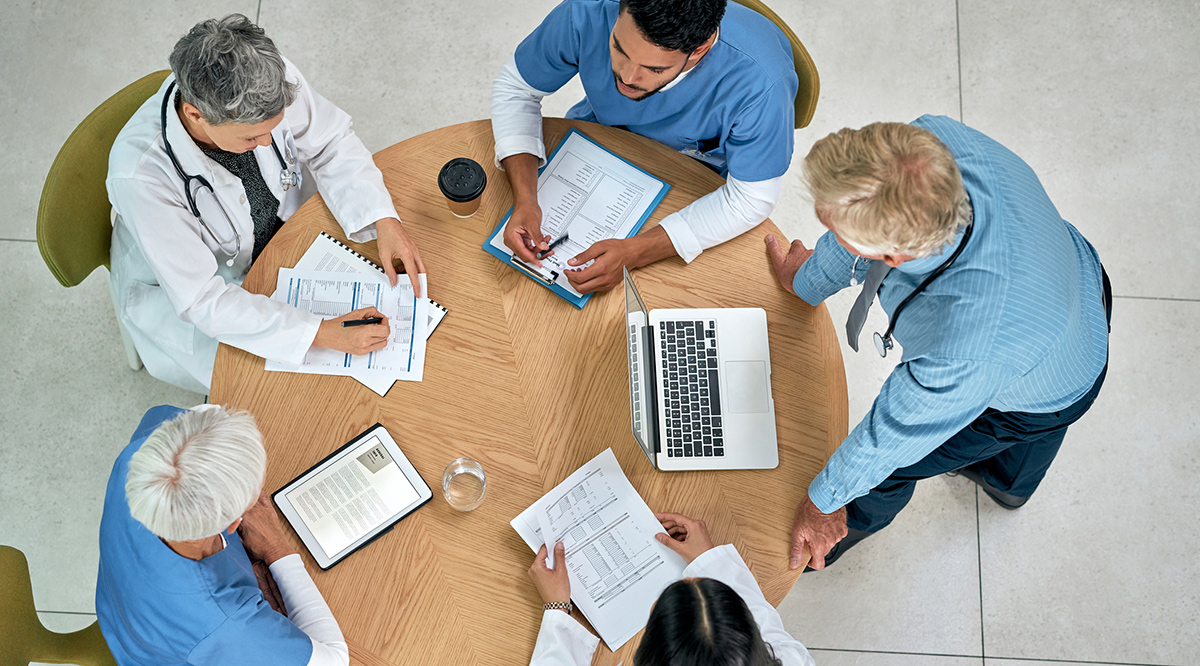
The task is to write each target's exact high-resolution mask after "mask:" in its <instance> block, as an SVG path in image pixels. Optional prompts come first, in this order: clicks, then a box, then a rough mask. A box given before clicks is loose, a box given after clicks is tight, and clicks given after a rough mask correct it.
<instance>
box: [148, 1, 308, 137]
mask: <svg viewBox="0 0 1200 666" xmlns="http://www.w3.org/2000/svg"><path fill="white" fill-rule="evenodd" d="M171 71H172V72H174V73H175V81H176V83H177V85H178V86H179V93H180V95H181V96H182V98H183V101H185V102H188V103H190V104H192V105H193V106H195V107H196V108H197V109H199V110H200V115H202V116H204V119H205V120H207V121H208V122H209V123H210V124H212V125H220V124H223V123H226V122H234V123H242V124H247V125H254V124H257V123H261V122H263V121H266V120H270V119H271V118H274V117H275V116H277V115H279V114H280V113H281V112H282V111H283V110H284V109H285V108H287V107H288V106H289V105H290V104H291V103H292V102H294V101H296V91H297V90H298V88H299V87H298V86H297V85H296V84H294V83H292V82H290V81H288V80H287V79H286V78H285V76H284V75H285V73H286V71H287V66H286V65H285V64H284V62H283V56H281V55H279V50H278V49H276V48H275V43H274V42H272V41H271V38H270V37H267V35H266V33H265V32H263V29H262V28H260V27H258V26H257V25H254V23H252V22H251V21H250V19H248V18H246V17H245V16H243V15H241V14H230V15H229V16H226V17H225V18H222V19H208V20H207V21H201V22H199V23H197V24H196V25H195V26H194V27H193V28H192V29H191V30H190V31H188V34H186V35H184V36H183V37H182V38H180V40H179V41H178V42H176V43H175V49H174V50H173V51H171Z"/></svg>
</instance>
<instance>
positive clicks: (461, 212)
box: [438, 157, 487, 217]
mask: <svg viewBox="0 0 1200 666" xmlns="http://www.w3.org/2000/svg"><path fill="white" fill-rule="evenodd" d="M438 187H440V188H441V189H442V194H443V195H445V197H446V203H447V204H449V206H450V212H451V213H454V215H455V216H457V217H471V216H472V215H474V214H475V211H477V210H479V199H480V195H482V194H483V188H485V187H487V174H485V173H484V172H483V167H481V166H479V163H478V162H476V161H475V160H473V159H471V158H469V157H456V158H454V159H452V160H450V161H449V162H446V165H445V166H443V167H442V170H441V172H440V173H438Z"/></svg>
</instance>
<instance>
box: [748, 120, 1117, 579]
mask: <svg viewBox="0 0 1200 666" xmlns="http://www.w3.org/2000/svg"><path fill="white" fill-rule="evenodd" d="M804 177H805V179H806V181H807V182H808V186H809V189H810V191H811V194H812V197H813V203H814V206H815V208H816V214H817V218H818V219H819V220H820V221H821V223H822V224H824V225H825V226H826V227H827V228H828V229H829V233H826V234H825V235H824V236H822V237H821V239H820V240H819V241H817V245H816V248H815V249H814V250H812V251H810V250H808V249H806V248H805V247H804V245H803V244H802V243H801V242H800V241H794V242H793V243H792V246H791V248H790V250H789V251H788V252H787V253H786V254H785V253H784V252H783V250H782V248H780V246H779V242H778V241H777V240H776V239H775V237H774V236H767V238H766V243H767V247H768V250H769V252H770V255H771V260H772V262H773V264H774V266H775V272H776V274H777V275H778V277H779V280H780V282H782V283H783V286H784V288H786V289H788V290H790V291H793V292H794V293H795V294H796V295H797V296H799V297H800V298H802V299H804V300H805V301H806V302H808V303H809V304H811V305H816V304H818V303H820V302H822V301H824V300H825V299H826V298H828V297H829V296H830V295H832V294H833V293H834V292H837V291H839V290H841V289H844V288H845V287H847V286H850V285H854V284H858V283H859V282H862V283H863V292H862V294H861V295H860V296H859V299H858V302H856V303H855V305H854V307H853V308H852V309H851V311H850V320H849V321H848V322H847V334H848V336H849V340H850V344H851V346H852V347H854V349H855V350H857V349H858V346H857V340H858V333H859V331H860V330H861V328H862V325H863V322H864V321H865V318H866V311H867V308H869V307H870V304H871V302H872V301H873V300H874V298H875V295H876V293H878V295H879V302H880V304H881V305H882V306H883V309H884V311H885V312H887V314H888V317H889V322H890V323H889V328H888V330H887V332H886V333H876V334H875V336H874V337H875V347H876V348H877V350H878V351H879V353H880V354H884V355H886V353H887V350H888V349H891V348H892V343H891V335H892V334H893V333H894V334H895V338H896V340H898V341H900V342H901V343H902V344H903V346H904V349H903V356H902V357H901V359H900V364H899V365H898V366H896V369H895V370H893V371H892V374H891V375H890V376H889V377H888V379H887V381H886V382H884V385H883V388H882V389H881V390H880V393H879V396H878V397H877V398H876V399H875V404H874V405H873V406H872V407H871V411H870V412H868V413H867V416H866V417H865V418H864V419H863V420H862V422H861V423H859V424H858V426H856V427H855V428H854V430H853V431H852V432H851V433H850V436H849V437H847V438H846V440H845V441H844V442H842V445H841V446H840V447H839V448H838V450H837V451H836V452H835V453H834V454H833V456H832V457H830V459H829V462H828V463H826V465H825V469H823V470H821V473H820V474H818V475H817V477H816V478H815V479H814V480H813V482H812V485H811V486H809V489H808V497H807V499H806V500H805V501H804V502H802V503H801V504H800V506H799V507H798V508H797V509H796V518H795V522H794V524H793V527H792V550H791V567H792V568H793V569H794V568H797V567H799V566H800V563H801V562H802V556H803V551H804V547H805V545H807V546H808V548H809V549H810V551H811V553H812V560H811V563H810V566H811V567H812V568H813V569H822V568H824V567H825V566H827V565H829V564H831V563H833V561H834V560H836V559H837V558H838V557H839V556H841V554H842V553H844V552H845V551H846V550H848V549H849V548H850V547H851V546H853V545H854V544H855V543H857V542H858V541H861V540H862V539H864V538H866V537H867V536H869V535H870V534H873V533H875V532H878V531H879V530H881V529H883V528H884V527H887V525H888V524H890V523H891V522H892V519H893V518H895V517H896V514H897V513H899V512H900V510H901V509H903V508H904V505H905V504H907V503H908V500H909V498H911V497H912V493H913V488H914V486H915V485H916V482H917V481H918V480H920V479H927V478H929V477H932V476H937V475H939V474H943V473H946V472H951V471H955V470H957V471H959V472H961V473H962V474H963V475H964V476H966V477H967V478H969V479H971V480H972V481H974V482H975V483H977V484H978V485H979V486H980V487H982V488H983V490H984V492H986V493H987V494H988V496H989V497H991V498H992V499H993V500H995V501H996V503H998V504H1000V505H1001V506H1003V507H1005V508H1007V509H1016V508H1019V507H1020V506H1022V505H1023V504H1025V502H1026V501H1027V500H1028V499H1029V497H1030V495H1032V494H1033V492H1034V490H1036V489H1037V486H1038V483H1039V482H1041V480H1042V477H1043V476H1045V474H1046V470H1047V469H1048V468H1049V467H1050V463H1051V461H1053V460H1054V456H1055V454H1056V453H1057V452H1058V448H1059V446H1060V445H1061V444H1062V441H1063V436H1064V435H1065V434H1066V431H1067V426H1069V425H1070V424H1072V423H1074V422H1075V421H1076V420H1077V419H1079V417H1081V416H1082V415H1083V414H1084V412H1086V411H1087V410H1088V408H1089V407H1091V405H1092V401H1093V400H1095V398H1096V395H1097V393H1099V391H1100V386H1101V384H1103V383H1104V375H1105V373H1106V371H1107V369H1108V331H1109V327H1108V323H1107V322H1108V319H1109V318H1110V316H1111V306H1112V296H1111V290H1110V288H1109V285H1108V276H1107V275H1105V274H1104V269H1103V268H1102V267H1101V265H1100V258H1099V256H1097V254H1096V250H1095V249H1094V248H1093V247H1092V246H1091V244H1089V243H1088V241H1087V240H1086V239H1085V238H1084V237H1083V236H1082V235H1080V233H1079V232H1078V231H1077V230H1076V229H1075V227H1073V226H1071V225H1070V224H1068V223H1067V222H1066V221H1064V220H1063V219H1062V217H1060V216H1059V214H1058V211H1057V210H1056V209H1055V208H1054V204H1052V203H1051V202H1050V198H1049V197H1048V196H1047V195H1046V192H1045V190H1044V189H1043V188H1042V184H1041V182H1040V181H1038V178H1037V176H1036V175H1035V174H1034V173H1033V170H1032V169H1030V167H1029V165H1027V164H1026V163H1025V162H1024V161H1022V160H1021V158H1019V157H1017V156H1016V155H1015V154H1013V153H1012V152H1011V151H1009V150H1008V149H1006V148H1004V147H1003V146H1001V145H1000V144H998V143H996V142H995V141H993V140H992V139H990V138H988V137H987V136H984V135H983V134H981V133H979V132H977V131H975V130H973V129H971V128H969V127H967V126H965V125H963V124H961V123H958V122H956V121H954V120H951V119H949V118H946V117H942V116H922V117H921V118H918V119H917V120H916V121H915V122H913V123H912V124H911V125H905V124H901V123H875V124H872V125H868V126H866V127H864V128H862V129H860V130H850V129H843V130H841V131H839V132H836V133H834V134H830V135H829V136H827V137H825V138H824V139H821V140H820V141H818V142H817V143H816V145H814V146H813V149H812V151H811V152H810V153H809V154H808V157H806V158H805V162H804ZM864 259H865V261H863V260H864Z"/></svg>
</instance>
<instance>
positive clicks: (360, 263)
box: [293, 231, 450, 395]
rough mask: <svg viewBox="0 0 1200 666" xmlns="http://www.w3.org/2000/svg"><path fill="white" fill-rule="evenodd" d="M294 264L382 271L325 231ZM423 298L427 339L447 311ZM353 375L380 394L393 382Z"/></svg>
mask: <svg viewBox="0 0 1200 666" xmlns="http://www.w3.org/2000/svg"><path fill="white" fill-rule="evenodd" d="M293 268H297V269H301V270H313V271H324V272H326V273H361V274H370V273H371V272H372V271H378V272H379V273H384V270H383V269H382V268H380V267H379V265H378V264H376V263H375V262H373V261H371V260H370V259H367V258H366V257H364V256H363V255H361V254H359V253H358V252H355V251H354V250H353V249H351V248H350V247H349V246H348V245H346V244H345V243H343V242H341V241H339V240H338V239H336V238H334V237H333V236H330V235H329V234H327V233H325V232H324V231H322V232H321V234H320V235H319V236H317V238H316V240H314V241H313V243H312V245H310V246H309V247H308V249H307V250H305V252H304V256H302V257H300V261H298V262H296V265H295V266H294V267H293ZM426 301H428V304H429V307H428V310H427V311H428V315H429V316H428V321H427V323H426V326H425V338H426V339H428V338H429V336H430V335H433V331H434V330H435V329H437V327H438V325H439V324H441V323H442V320H443V319H445V318H446V315H447V314H449V313H450V311H449V310H447V309H446V308H445V307H444V306H442V305H441V304H440V303H438V302H436V301H434V300H433V299H431V298H427V299H426ZM355 379H356V380H357V381H358V382H360V383H361V384H362V385H363V386H366V387H367V388H369V389H371V390H372V391H374V392H376V393H378V394H379V395H384V394H386V393H387V392H388V389H389V388H391V386H392V383H393V382H392V381H391V380H386V379H383V380H381V379H376V378H366V377H364V378H358V377H355Z"/></svg>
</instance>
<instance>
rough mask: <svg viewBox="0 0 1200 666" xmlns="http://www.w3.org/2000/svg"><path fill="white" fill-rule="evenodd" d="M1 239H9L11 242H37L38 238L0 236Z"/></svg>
mask: <svg viewBox="0 0 1200 666" xmlns="http://www.w3.org/2000/svg"><path fill="white" fill-rule="evenodd" d="M0 241H7V242H9V243H36V242H37V239H35V238H0Z"/></svg>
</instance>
